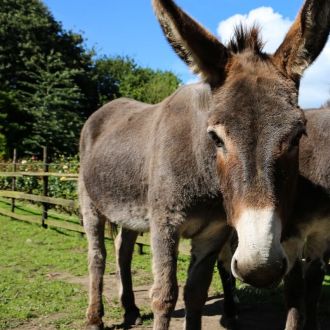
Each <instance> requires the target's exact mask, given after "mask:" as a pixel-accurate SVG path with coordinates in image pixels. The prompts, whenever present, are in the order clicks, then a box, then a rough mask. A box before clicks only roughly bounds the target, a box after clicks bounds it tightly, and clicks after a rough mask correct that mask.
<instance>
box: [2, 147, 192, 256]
mask: <svg viewBox="0 0 330 330" xmlns="http://www.w3.org/2000/svg"><path fill="white" fill-rule="evenodd" d="M6 165H7V167H8V164H6ZM10 165H11V170H10V171H2V172H0V177H7V178H12V184H11V190H0V197H3V198H9V199H11V211H8V210H5V209H3V208H1V207H0V214H1V215H4V216H7V217H10V218H13V219H16V220H20V221H26V222H30V223H35V224H40V225H41V226H43V227H44V228H47V227H48V226H49V227H54V228H60V229H66V230H71V231H75V232H79V233H82V234H83V233H85V231H84V228H83V226H81V225H80V224H79V223H73V222H72V221H61V220H53V219H49V217H48V210H49V205H57V206H62V207H64V208H68V209H71V210H72V211H75V212H77V211H78V209H79V204H78V201H77V200H72V199H65V198H55V197H49V196H48V190H49V189H48V188H49V186H48V185H49V183H48V178H49V177H61V181H67V180H70V181H77V180H78V173H58V172H50V171H49V167H50V165H52V164H49V163H48V162H47V148H46V147H44V148H43V162H42V163H39V166H42V171H37V172H32V171H18V170H17V169H18V165H19V163H17V154H16V151H14V154H13V162H12V163H11V164H10ZM19 177H38V178H41V179H42V187H43V189H42V195H35V194H28V193H24V192H20V191H17V189H16V188H17V178H19ZM16 200H26V201H30V202H38V203H41V204H42V215H41V216H39V217H38V216H37V215H23V214H18V213H16V212H15V208H16ZM105 236H106V238H108V239H113V235H112V233H111V230H107V231H106V232H105ZM136 244H137V246H138V251H139V253H140V254H143V246H144V245H150V244H149V239H148V237H146V236H143V235H140V236H139V237H138V239H137V242H136ZM180 252H181V253H183V254H190V246H189V245H188V244H187V242H183V241H181V243H180Z"/></svg>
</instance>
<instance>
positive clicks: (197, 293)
mask: <svg viewBox="0 0 330 330" xmlns="http://www.w3.org/2000/svg"><path fill="white" fill-rule="evenodd" d="M222 239H223V237H221V236H220V235H217V237H216V239H214V238H212V237H211V238H210V237H204V238H199V239H198V238H194V239H193V240H192V252H191V261H190V265H189V271H188V280H187V282H186V285H185V288H184V302H185V308H186V319H185V329H186V330H200V329H201V327H202V309H203V306H204V304H205V302H206V299H207V292H208V289H209V286H210V284H211V280H212V275H213V270H214V265H215V262H216V260H217V257H218V254H219V250H220V248H221V244H219V243H221V242H222Z"/></svg>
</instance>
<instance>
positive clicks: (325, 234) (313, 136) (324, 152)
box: [218, 108, 330, 330]
mask: <svg viewBox="0 0 330 330" xmlns="http://www.w3.org/2000/svg"><path fill="white" fill-rule="evenodd" d="M305 116H306V119H307V125H306V126H307V128H306V132H307V136H304V137H303V138H302V139H301V142H300V146H299V148H300V150H299V172H300V175H299V178H298V186H297V192H296V197H295V202H294V208H293V212H292V215H291V217H290V222H289V223H288V224H287V226H286V227H285V231H284V233H283V235H282V239H283V242H282V244H283V247H284V250H285V252H286V254H287V256H288V259H289V272H288V274H287V275H286V276H285V278H284V292H285V298H286V304H287V308H288V317H287V322H286V328H285V329H286V330H297V329H304V330H317V329H319V325H318V321H317V306H318V300H319V296H320V293H321V289H322V282H323V279H324V275H325V262H327V261H328V259H329V255H328V252H329V251H330V249H329V248H330V245H329V243H330V108H327V109H317V110H308V111H306V112H305ZM233 243H234V244H235V242H233ZM230 245H231V242H227V244H226V246H225V247H224V248H223V249H222V253H221V254H220V255H219V260H218V268H219V273H220V276H221V280H222V282H223V287H224V294H225V297H224V298H225V299H224V315H223V317H222V321H223V320H224V322H222V323H224V324H230V325H231V326H232V325H235V321H236V318H237V306H236V302H235V294H234V288H235V283H234V282H233V278H232V276H231V275H230V260H231V257H232V255H231V251H232V249H231V248H230ZM225 251H226V252H227V253H224V252H225ZM302 258H304V259H302ZM302 260H304V261H302Z"/></svg>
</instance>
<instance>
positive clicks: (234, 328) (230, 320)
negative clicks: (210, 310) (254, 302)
mask: <svg viewBox="0 0 330 330" xmlns="http://www.w3.org/2000/svg"><path fill="white" fill-rule="evenodd" d="M237 319H238V317H237V316H231V317H228V316H225V315H223V316H222V318H221V319H220V324H221V325H222V326H223V327H224V328H225V329H227V330H238V324H237Z"/></svg>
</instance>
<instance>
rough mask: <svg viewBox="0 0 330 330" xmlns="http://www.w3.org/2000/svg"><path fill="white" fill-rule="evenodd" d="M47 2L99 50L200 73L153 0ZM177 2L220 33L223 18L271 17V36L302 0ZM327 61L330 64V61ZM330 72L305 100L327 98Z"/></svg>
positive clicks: (310, 103)
mask: <svg viewBox="0 0 330 330" xmlns="http://www.w3.org/2000/svg"><path fill="white" fill-rule="evenodd" d="M43 2H44V3H45V4H46V5H47V6H48V8H49V9H50V11H51V12H52V13H53V15H54V17H55V19H56V20H58V21H60V22H62V24H63V27H64V28H65V29H67V30H73V31H75V32H80V33H82V34H83V35H84V38H85V40H86V44H87V46H88V47H89V48H91V47H94V48H95V49H96V51H97V54H98V55H103V54H105V55H129V56H131V57H133V58H134V59H135V60H136V61H137V63H138V64H140V65H143V66H149V67H151V68H154V69H162V70H171V71H173V72H175V73H176V74H178V75H179V76H180V78H181V79H182V80H183V81H184V82H189V81H192V80H194V79H195V78H194V77H193V76H192V75H191V74H190V73H189V71H188V70H187V68H186V67H185V65H184V64H183V63H182V62H181V61H180V60H179V59H178V58H177V56H176V55H175V54H174V52H173V51H172V49H171V48H170V46H169V45H168V44H167V42H166V41H165V38H164V37H163V35H162V33H161V30H160V28H159V25H158V23H157V21H156V19H155V17H154V14H153V11H152V7H151V0H84V1H81V0H80V1H78V0H43ZM176 2H177V4H179V5H180V6H181V7H182V8H183V9H184V10H185V11H187V12H188V13H189V14H190V15H191V16H193V17H194V18H195V19H197V20H198V21H199V22H200V23H202V24H203V25H204V26H206V27H207V28H208V29H209V30H210V31H211V32H213V33H214V34H216V35H218V37H219V24H220V22H224V24H223V25H225V27H226V26H227V30H228V31H229V30H231V22H232V21H233V19H229V18H233V17H234V18H235V17H237V14H241V15H243V18H246V19H247V21H248V22H249V20H250V18H251V17H253V18H255V19H256V20H259V19H260V20H261V21H262V22H263V21H265V22H263V23H264V24H266V25H267V22H268V23H269V24H270V25H269V26H270V29H273V30H272V31H268V32H267V33H268V35H267V37H268V39H271V38H272V37H273V36H272V35H273V34H274V35H275V34H276V33H279V31H278V30H280V29H282V30H283V31H281V33H282V34H284V33H285V31H284V29H286V27H287V26H289V25H290V24H291V21H292V20H293V19H294V18H295V16H296V14H297V13H298V11H299V8H300V7H301V5H302V0H290V1H278V0H277V1H275V0H268V1H267V0H253V1H247V0H217V1H214V0H213V1H212V0H203V1H192V0H190V1H189V0H177V1H176ZM264 7H271V8H272V9H273V13H269V11H268V12H265V11H263V10H262V8H264ZM256 8H261V10H259V11H258V12H256V15H252V16H251V15H250V16H251V17H250V18H249V16H248V15H249V13H250V12H251V11H253V10H254V9H256ZM278 14H280V17H279V15H278ZM235 15H236V16H235ZM244 15H245V16H244ZM276 15H277V16H276ZM275 16H276V17H277V18H276V17H275ZM240 17H241V16H239V18H240ZM265 17H266V18H265ZM274 17H275V18H274ZM268 18H269V19H268ZM228 19H229V20H228ZM283 22H284V23H283ZM285 22H286V23H287V24H285ZM288 22H289V25H288ZM282 23H283V24H282ZM264 24H260V25H261V26H263V25H264ZM279 26H280V27H279ZM222 30H223V31H227V30H226V29H222ZM226 33H227V32H226ZM228 33H230V32H228ZM221 37H222V39H226V37H228V36H226V35H221V36H220V38H221ZM281 38H282V36H281ZM279 42H280V41H279ZM324 61H325V60H324ZM328 63H329V62H328ZM322 66H324V64H323V65H322ZM327 67H328V69H330V68H329V67H330V64H328V65H327ZM317 71H318V72H320V71H322V70H320V69H319V70H317ZM328 73H329V75H327V76H326V75H324V74H323V76H322V77H321V78H322V79H321V80H325V81H322V84H323V85H322V86H323V94H322V95H318V96H317V97H316V96H315V92H317V90H316V89H315V92H311V90H309V92H308V93H309V94H310V96H309V95H308V93H307V92H306V93H305V95H306V100H303V101H302V103H304V104H303V106H313V105H314V106H318V105H319V104H318V103H322V102H324V101H325V100H323V98H325V97H326V96H325V91H326V89H327V88H328V89H330V78H327V77H330V72H328ZM317 77H318V76H317V73H314V82H312V81H310V83H309V85H310V86H312V85H313V86H314V85H315V81H316V80H317ZM307 80H308V79H307ZM325 86H326V87H325ZM318 90H319V89H318ZM307 96H308V97H307ZM311 99H312V100H311Z"/></svg>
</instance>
